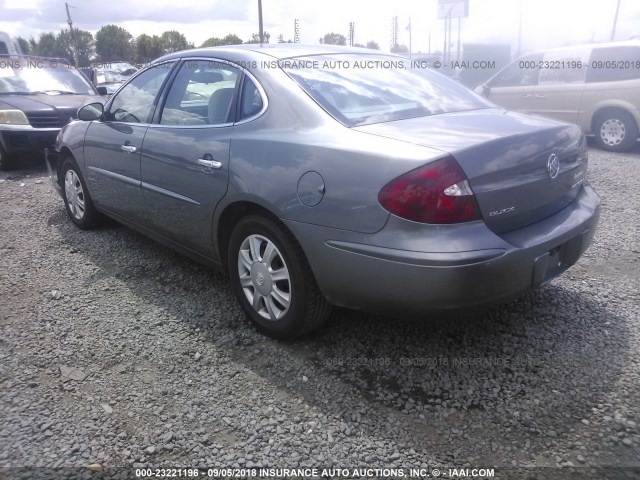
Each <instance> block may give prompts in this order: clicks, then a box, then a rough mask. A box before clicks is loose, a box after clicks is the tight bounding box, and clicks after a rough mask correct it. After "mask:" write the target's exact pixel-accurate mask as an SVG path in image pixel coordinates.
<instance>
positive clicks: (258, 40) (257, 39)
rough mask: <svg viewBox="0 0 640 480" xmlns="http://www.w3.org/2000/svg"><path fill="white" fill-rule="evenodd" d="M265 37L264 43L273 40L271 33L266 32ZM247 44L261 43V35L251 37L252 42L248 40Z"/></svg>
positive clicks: (256, 34) (255, 34)
mask: <svg viewBox="0 0 640 480" xmlns="http://www.w3.org/2000/svg"><path fill="white" fill-rule="evenodd" d="M263 36H264V42H263V43H269V39H270V38H271V34H270V33H269V32H264V33H263ZM245 43H260V34H259V33H254V34H253V35H251V40H248V41H246V42H245Z"/></svg>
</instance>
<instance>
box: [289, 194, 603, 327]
mask: <svg viewBox="0 0 640 480" xmlns="http://www.w3.org/2000/svg"><path fill="white" fill-rule="evenodd" d="M599 212H600V198H599V197H598V195H597V194H596V193H595V191H594V190H593V189H592V188H591V187H590V186H588V185H587V186H585V188H584V189H583V190H582V191H581V193H580V194H579V195H578V197H577V198H576V200H575V201H574V202H573V203H572V204H571V205H569V206H568V207H566V208H565V209H563V210H561V211H560V212H557V213H556V214H554V215H552V216H551V217H548V218H546V219H544V220H542V221H539V222H536V223H534V224H532V225H528V226H526V227H523V228H521V229H518V230H516V231H513V232H509V233H507V234H501V235H500V236H498V235H496V234H495V233H493V232H492V231H490V230H489V229H488V228H487V227H486V225H485V224H484V223H483V222H474V223H472V224H463V225H455V226H433V225H431V226H425V225H419V224H415V223H413V222H407V221H404V220H401V219H398V218H396V217H393V216H391V217H390V219H389V221H388V222H387V225H386V226H385V228H384V229H383V230H381V231H380V232H378V233H376V234H372V235H364V234H356V233H354V232H345V231H338V230H333V229H328V228H326V227H319V226H312V225H308V224H302V223H297V222H285V223H287V225H288V226H289V228H290V229H291V230H292V231H293V233H294V235H296V237H297V238H298V240H299V241H300V243H301V245H302V247H303V249H304V251H305V253H306V254H307V258H308V260H309V263H310V265H311V268H312V270H313V271H314V274H315V276H316V280H317V282H318V285H319V287H320V289H321V290H322V292H323V293H324V294H325V296H326V297H327V299H328V300H329V302H331V303H333V304H335V305H340V306H346V307H349V308H355V309H362V310H368V311H376V312H386V313H395V314H398V313H409V314H418V315H419V314H422V313H425V312H429V311H443V310H444V311H448V310H456V309H467V308H470V307H475V306H479V305H484V304H491V303H496V302H500V301H504V300H507V299H510V298H513V297H516V296H518V295H521V294H523V293H525V292H527V291H529V290H533V289H536V288H538V287H540V286H541V285H543V284H544V283H546V282H548V281H550V280H552V279H553V278H555V277H556V276H557V275H559V274H561V273H562V272H564V271H565V270H566V269H567V268H569V267H570V266H571V265H573V264H574V263H575V262H576V261H577V260H578V259H579V258H580V256H581V255H582V254H583V253H584V251H585V250H586V249H587V248H588V246H589V245H590V244H591V241H592V239H593V236H594V233H595V229H596V226H597V222H598V217H599Z"/></svg>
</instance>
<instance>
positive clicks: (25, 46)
mask: <svg viewBox="0 0 640 480" xmlns="http://www.w3.org/2000/svg"><path fill="white" fill-rule="evenodd" d="M16 42H18V45H19V46H20V50H22V53H24V54H25V55H29V54H30V53H31V44H30V43H29V40H27V39H26V38H22V37H16Z"/></svg>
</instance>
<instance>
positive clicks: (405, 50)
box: [391, 43, 409, 53]
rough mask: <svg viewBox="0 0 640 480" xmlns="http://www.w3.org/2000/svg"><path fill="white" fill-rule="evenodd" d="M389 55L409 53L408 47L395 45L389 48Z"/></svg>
mask: <svg viewBox="0 0 640 480" xmlns="http://www.w3.org/2000/svg"><path fill="white" fill-rule="evenodd" d="M391 53H409V47H407V46H406V45H400V44H398V43H396V44H395V45H394V46H393V47H391Z"/></svg>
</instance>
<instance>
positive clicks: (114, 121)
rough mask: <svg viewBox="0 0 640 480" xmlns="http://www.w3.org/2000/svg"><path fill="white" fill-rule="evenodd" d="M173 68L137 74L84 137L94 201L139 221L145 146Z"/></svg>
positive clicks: (161, 67) (167, 66)
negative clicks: (167, 79)
mask: <svg viewBox="0 0 640 480" xmlns="http://www.w3.org/2000/svg"><path fill="white" fill-rule="evenodd" d="M171 66H172V65H171V64H163V65H158V66H156V67H153V68H151V69H149V70H146V71H144V72H142V73H141V74H140V75H138V76H136V77H135V78H134V79H133V80H132V81H131V82H129V83H128V84H127V85H126V86H125V87H124V88H123V89H122V90H121V91H120V92H118V94H117V95H116V96H115V97H114V98H113V99H112V101H111V102H110V103H108V104H107V107H106V110H105V113H104V115H103V119H102V120H99V121H94V122H92V123H91V124H90V125H89V127H88V129H87V133H86V135H85V143H84V145H85V146H84V158H85V162H86V172H87V183H88V187H89V190H90V191H91V196H92V199H93V201H94V202H95V203H96V204H97V205H99V206H101V207H102V208H105V209H107V210H109V211H110V212H112V213H115V214H117V215H120V216H122V217H124V218H126V219H128V220H130V221H133V222H136V223H139V222H142V221H143V220H144V217H145V213H146V210H145V203H144V196H143V194H142V189H141V180H140V153H141V150H142V143H143V141H144V137H145V134H146V132H147V129H148V128H149V123H150V121H151V118H152V116H153V112H154V109H155V104H156V101H157V96H158V92H159V91H160V88H161V87H162V84H163V82H164V80H165V78H166V77H167V74H168V73H169V71H170V69H171Z"/></svg>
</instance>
